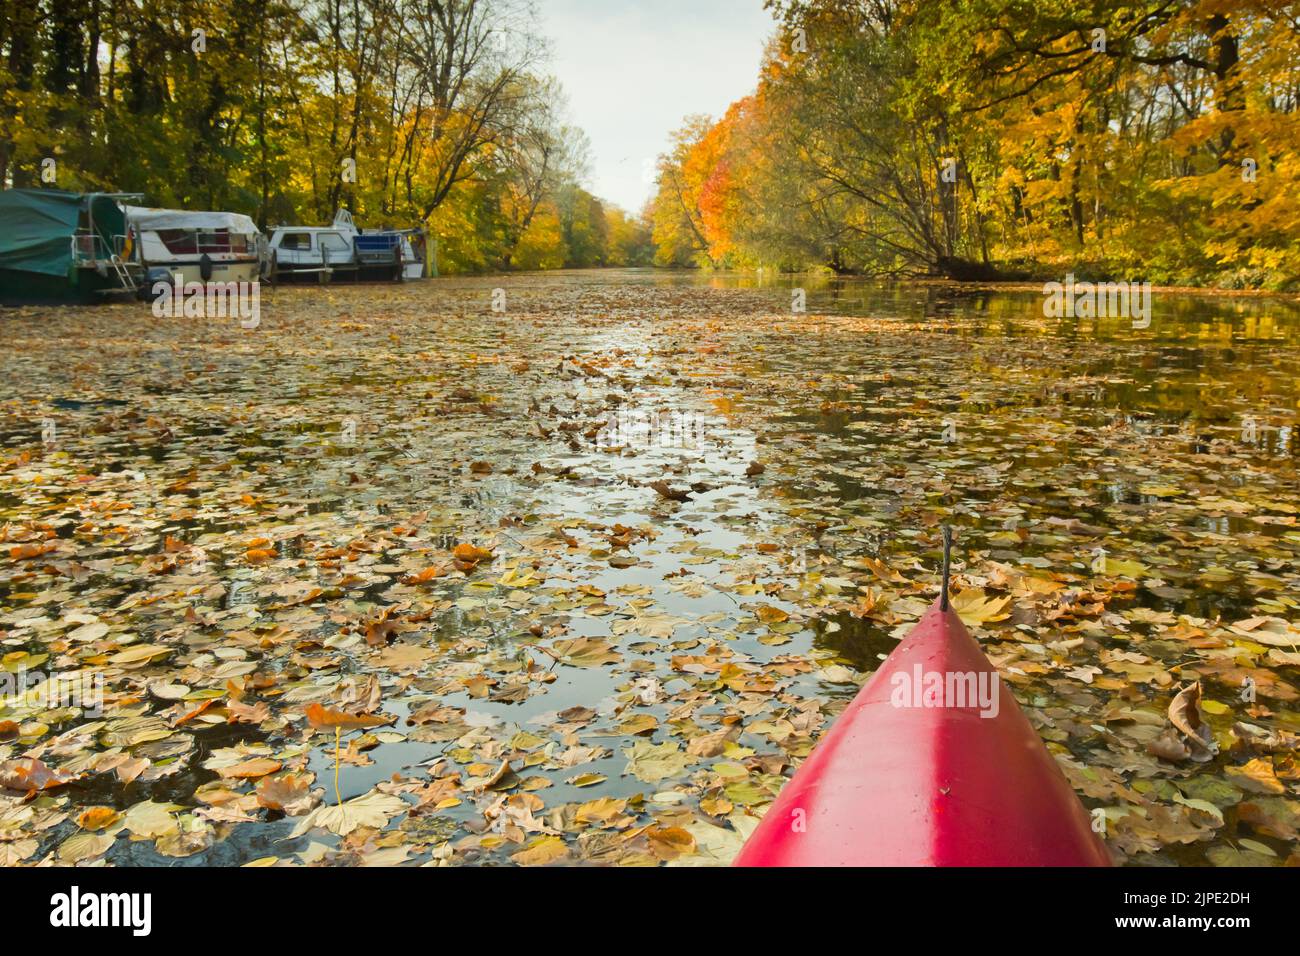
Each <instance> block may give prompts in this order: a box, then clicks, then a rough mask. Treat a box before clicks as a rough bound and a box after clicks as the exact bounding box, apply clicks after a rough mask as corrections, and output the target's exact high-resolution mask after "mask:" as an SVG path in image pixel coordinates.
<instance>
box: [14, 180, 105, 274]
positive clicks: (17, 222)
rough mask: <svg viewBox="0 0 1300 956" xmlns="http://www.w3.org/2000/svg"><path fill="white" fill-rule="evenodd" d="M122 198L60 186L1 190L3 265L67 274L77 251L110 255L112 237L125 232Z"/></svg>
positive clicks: (82, 257)
mask: <svg viewBox="0 0 1300 956" xmlns="http://www.w3.org/2000/svg"><path fill="white" fill-rule="evenodd" d="M118 198H119V197H118V195H116V194H110V193H70V192H64V191H63V190H61V189H6V190H3V191H0V269H9V270H13V271H15V272H34V273H39V274H42V275H52V276H64V275H67V274H68V272H69V270H70V269H71V268H72V266H73V261H74V256H77V257H78V260H85V259H87V258H89V259H91V260H95V259H100V258H103V259H108V258H110V257H111V256H112V253H113V250H114V248H115V246H114V238H115V237H117V236H122V235H124V234H125V233H126V219H125V216H123V214H122V209H121V207H120V206H119V205H118V202H117V200H118ZM73 237H78V240H77V241H74V239H73ZM78 253H80V254H78Z"/></svg>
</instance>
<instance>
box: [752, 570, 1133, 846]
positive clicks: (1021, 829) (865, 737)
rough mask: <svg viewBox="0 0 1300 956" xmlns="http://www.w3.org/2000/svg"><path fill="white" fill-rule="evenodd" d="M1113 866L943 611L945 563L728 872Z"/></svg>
mask: <svg viewBox="0 0 1300 956" xmlns="http://www.w3.org/2000/svg"><path fill="white" fill-rule="evenodd" d="M945 551H946V549H945ZM931 675H937V676H935V677H932V676H931ZM985 689H987V692H984V691H985ZM1110 864H1111V858H1110V854H1109V851H1108V850H1107V849H1106V845H1105V843H1104V842H1103V841H1102V840H1101V838H1100V837H1099V836H1098V834H1097V833H1096V832H1094V828H1093V825H1092V820H1091V818H1090V816H1089V814H1088V811H1087V810H1085V809H1084V807H1083V804H1082V803H1080V801H1079V799H1078V797H1077V796H1076V795H1075V793H1074V790H1073V789H1072V788H1071V786H1070V784H1069V782H1068V781H1067V780H1066V778H1065V774H1064V773H1063V772H1062V771H1061V768H1060V767H1059V766H1058V764H1057V763H1056V760H1055V759H1054V758H1053V757H1052V756H1051V754H1049V753H1048V751H1047V749H1046V748H1045V747H1044V746H1043V743H1042V741H1041V740H1040V739H1039V737H1038V734H1037V733H1036V732H1035V731H1034V729H1033V727H1032V726H1031V725H1030V723H1029V721H1028V719H1026V717H1025V715H1024V713H1023V712H1022V711H1021V710H1020V707H1019V705H1018V704H1017V703H1016V700H1015V698H1014V697H1013V696H1012V694H1011V692H1010V691H1009V690H1008V689H1007V688H1006V686H1005V685H1004V684H1003V683H1002V682H1001V680H1000V679H999V678H998V675H997V671H996V669H995V668H994V667H993V665H992V664H990V663H989V660H988V658H987V657H985V656H984V653H983V651H981V650H980V648H979V645H978V644H977V643H976V642H975V640H974V639H973V638H972V637H971V636H970V633H969V632H968V631H967V630H966V627H965V625H964V624H963V623H962V621H961V618H960V617H958V615H957V613H956V612H955V611H954V610H953V609H952V607H951V606H950V604H949V602H948V593H947V559H946V556H945V573H944V586H943V594H942V595H941V597H940V598H939V599H938V600H937V601H935V603H934V604H933V605H932V606H931V607H930V609H929V610H928V611H927V612H926V613H925V614H924V615H923V616H922V618H921V620H920V621H918V622H917V624H916V626H915V627H913V628H912V630H911V631H910V632H909V633H908V635H907V636H906V637H904V638H903V640H902V641H901V642H900V643H899V645H898V646H897V647H896V648H894V650H893V652H892V653H891V654H890V655H889V657H888V658H887V659H886V660H885V661H884V662H883V663H882V664H881V666H880V668H879V669H878V670H877V671H876V672H875V673H874V674H873V675H872V676H871V678H870V679H869V680H868V681H867V683H866V684H865V685H864V686H863V687H862V689H861V691H859V692H858V695H857V696H856V697H855V698H854V699H853V701H852V702H851V703H850V704H849V706H848V707H847V708H845V710H844V712H843V713H842V714H840V716H839V717H838V718H837V719H836V721H835V723H834V724H833V725H832V727H831V729H830V730H829V731H828V732H827V733H826V735H825V736H824V737H823V738H822V740H821V741H820V742H819V743H818V744H817V746H816V747H815V748H814V749H813V751H812V753H811V754H810V755H809V756H808V758H807V759H806V760H805V761H804V762H803V764H802V765H801V766H800V767H799V769H798V771H797V772H796V773H795V775H794V776H793V777H792V778H791V779H790V780H789V781H788V782H787V783H786V784H785V786H784V787H783V788H782V790H781V793H780V795H779V796H778V797H777V799H776V801H775V802H774V803H773V804H772V806H771V807H770V808H769V809H768V811H767V813H766V814H765V815H764V817H763V819H762V821H761V822H760V823H759V825H758V827H757V828H756V829H755V830H754V831H753V833H751V834H750V837H749V839H748V840H747V841H746V843H745V846H744V848H743V849H742V850H741V852H740V854H739V855H738V856H737V857H736V859H735V861H734V864H733V865H735V866H973V867H981V866H1109V865H1110Z"/></svg>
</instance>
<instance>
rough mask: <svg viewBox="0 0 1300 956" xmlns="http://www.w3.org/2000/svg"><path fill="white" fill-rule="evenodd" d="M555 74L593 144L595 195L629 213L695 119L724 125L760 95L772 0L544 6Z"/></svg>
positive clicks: (565, 0)
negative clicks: (730, 110)
mask: <svg viewBox="0 0 1300 956" xmlns="http://www.w3.org/2000/svg"><path fill="white" fill-rule="evenodd" d="M537 4H538V12H539V14H540V15H541V22H540V23H539V24H538V26H539V28H540V32H541V33H543V34H544V35H545V36H547V37H548V39H549V40H550V42H551V48H552V52H553V59H552V62H551V66H550V73H551V74H552V75H554V76H555V77H556V78H557V79H559V81H560V83H561V84H562V85H563V86H564V92H565V95H566V96H567V97H568V101H569V113H570V122H572V123H573V124H574V125H576V126H579V127H581V128H582V129H583V130H584V131H585V132H586V134H587V136H588V137H589V138H590V140H591V177H590V180H589V182H588V183H587V188H588V189H590V190H591V191H592V192H593V193H595V194H596V195H597V196H599V197H600V198H602V199H608V200H611V201H613V202H614V203H617V204H618V205H620V206H622V207H623V208H624V209H626V210H627V211H629V212H634V213H635V212H639V211H640V209H641V207H642V205H644V203H645V201H646V200H647V199H649V198H650V190H651V187H652V184H653V169H654V161H655V158H656V157H657V156H658V155H659V154H660V153H662V152H664V151H666V150H667V148H668V138H669V135H670V134H671V133H672V131H673V130H675V129H677V128H678V127H680V126H681V125H682V120H683V119H684V118H685V117H686V116H688V115H690V114H693V113H707V114H708V115H710V116H712V117H714V118H715V119H716V118H718V117H719V116H721V115H722V114H723V113H724V112H725V111H726V109H727V107H728V106H730V105H731V104H732V102H733V101H735V100H738V99H740V98H741V97H743V96H745V95H746V94H748V93H750V92H752V91H753V89H754V87H755V86H756V85H757V83H758V67H759V61H760V60H761V58H762V55H763V45H764V44H765V43H766V41H767V39H768V37H769V36H770V35H771V33H772V31H773V30H774V28H775V24H774V22H773V20H772V17H771V14H769V13H768V12H767V11H765V10H764V9H763V2H762V0H537Z"/></svg>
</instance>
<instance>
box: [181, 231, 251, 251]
mask: <svg viewBox="0 0 1300 956" xmlns="http://www.w3.org/2000/svg"><path fill="white" fill-rule="evenodd" d="M158 238H159V239H160V240H162V244H163V245H165V246H166V247H167V251H168V252H170V253H172V255H178V256H182V255H199V254H201V253H205V252H209V253H245V252H248V248H249V244H248V236H244V235H239V234H237V233H231V232H230V230H228V229H216V230H213V231H211V232H201V231H199V230H196V229H159V230H158Z"/></svg>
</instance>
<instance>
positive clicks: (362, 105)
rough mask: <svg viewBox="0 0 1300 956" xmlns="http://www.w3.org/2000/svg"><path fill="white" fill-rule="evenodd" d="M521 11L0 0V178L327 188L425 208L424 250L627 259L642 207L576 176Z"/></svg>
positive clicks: (157, 198)
mask: <svg viewBox="0 0 1300 956" xmlns="http://www.w3.org/2000/svg"><path fill="white" fill-rule="evenodd" d="M535 21H536V16H535V11H534V10H533V8H532V5H531V4H530V3H528V2H525V0H206V2H202V3H196V2H193V0H0V184H3V185H4V186H39V185H43V184H44V185H57V186H58V187H61V188H65V189H96V190H104V191H121V192H142V193H144V194H145V195H146V199H147V201H148V202H149V203H150V204H152V205H157V206H174V207H180V208H192V209H223V210H230V211H236V212H244V213H247V214H249V215H251V216H253V218H254V219H255V220H256V221H257V222H258V224H259V225H260V226H262V227H267V226H270V225H273V224H277V223H293V224H299V223H303V224H313V223H321V224H323V223H327V222H328V221H329V220H330V219H331V218H332V216H333V213H334V210H335V209H337V208H339V207H341V206H342V207H347V208H349V209H351V210H352V211H353V213H354V214H355V215H356V217H357V219H358V221H359V222H361V223H363V224H365V225H390V226H413V225H425V226H427V227H428V229H429V231H430V233H431V234H432V235H433V236H435V237H436V238H437V239H438V243H439V261H440V265H441V266H442V267H443V268H444V269H462V270H475V269H492V268H522V269H537V268H558V267H565V266H568V267H585V266H600V265H636V264H647V263H648V262H649V260H650V257H651V255H652V247H651V245H650V238H649V232H648V228H647V227H646V226H644V225H643V224H642V223H641V222H640V220H638V219H636V218H634V217H632V216H630V215H628V214H627V213H626V212H624V211H623V210H621V209H618V208H617V207H614V206H612V205H608V204H605V203H603V202H601V201H600V200H599V199H597V198H596V197H595V196H593V195H591V194H590V193H588V192H587V191H586V190H584V189H583V188H582V186H581V185H580V182H581V180H582V178H583V176H584V174H585V171H586V164H587V155H586V153H587V146H586V139H585V137H584V135H583V134H582V132H581V130H579V129H576V128H574V127H573V126H571V125H568V122H567V120H566V116H565V106H564V100H563V94H562V91H561V90H560V89H559V87H558V85H557V84H556V83H554V82H553V81H552V80H550V79H548V78H547V76H546V72H545V69H546V47H545V43H544V41H543V40H542V39H541V38H540V37H539V36H538V35H537V34H536V33H535V31H534V23H535ZM51 159H52V160H53V161H54V165H53V167H52V169H53V177H52V178H53V183H50V182H49V181H48V179H49V177H48V175H47V179H45V180H43V179H42V171H43V168H45V167H43V166H42V164H43V163H45V162H46V161H47V160H51ZM47 166H48V164H47Z"/></svg>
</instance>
